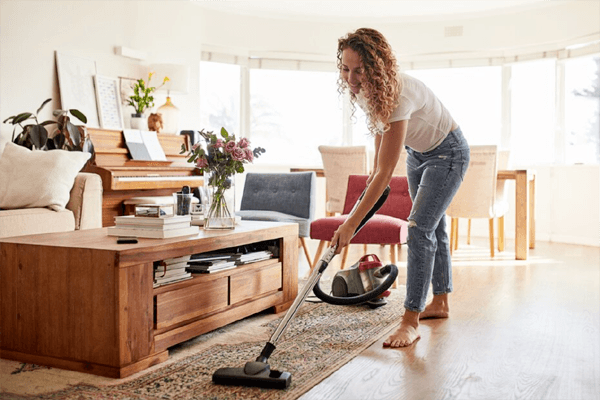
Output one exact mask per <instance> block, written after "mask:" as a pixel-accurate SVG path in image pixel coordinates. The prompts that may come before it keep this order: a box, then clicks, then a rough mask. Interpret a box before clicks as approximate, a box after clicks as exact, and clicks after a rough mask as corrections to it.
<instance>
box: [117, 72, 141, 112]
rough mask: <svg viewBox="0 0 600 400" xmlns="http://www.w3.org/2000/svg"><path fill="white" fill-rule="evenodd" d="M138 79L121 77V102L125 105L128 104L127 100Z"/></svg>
mask: <svg viewBox="0 0 600 400" xmlns="http://www.w3.org/2000/svg"><path fill="white" fill-rule="evenodd" d="M136 81H137V80H136V79H133V78H124V77H122V76H120V77H119V85H120V87H121V104H122V105H123V107H126V106H127V100H129V96H131V95H132V94H133V85H134V84H135V82H136Z"/></svg>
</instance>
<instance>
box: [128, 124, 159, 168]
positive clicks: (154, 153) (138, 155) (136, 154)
mask: <svg viewBox="0 0 600 400" xmlns="http://www.w3.org/2000/svg"><path fill="white" fill-rule="evenodd" d="M123 137H124V138H125V144H126V145H127V149H129V153H130V154H131V158H132V159H134V160H142V161H167V156H166V155H165V152H164V150H163V148H162V146H161V145H160V142H159V141H158V136H156V132H154V131H140V130H137V129H123Z"/></svg>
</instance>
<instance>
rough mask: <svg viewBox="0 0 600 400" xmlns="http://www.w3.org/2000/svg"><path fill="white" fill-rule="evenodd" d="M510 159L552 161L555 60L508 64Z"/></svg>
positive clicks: (515, 160) (519, 161)
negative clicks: (510, 66)
mask: <svg viewBox="0 0 600 400" xmlns="http://www.w3.org/2000/svg"><path fill="white" fill-rule="evenodd" d="M511 75H512V76H511V82H510V88H511V89H510V92H511V100H510V101H511V137H510V153H511V155H510V157H511V162H512V163H515V164H517V165H535V164H549V163H552V162H554V142H555V139H554V138H555V126H556V124H555V111H554V110H555V87H556V83H555V82H556V61H555V60H541V61H531V62H523V63H517V64H514V65H512V73H511Z"/></svg>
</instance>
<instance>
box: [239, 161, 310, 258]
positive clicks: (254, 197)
mask: <svg viewBox="0 0 600 400" xmlns="http://www.w3.org/2000/svg"><path fill="white" fill-rule="evenodd" d="M316 186H317V178H316V175H315V173H314V172H289V173H248V174H247V175H246V183H245V184H244V192H243V194H242V203H241V206H240V211H238V212H236V215H239V216H241V217H242V220H253V221H278V222H295V223H297V224H298V236H299V237H300V243H301V245H302V248H303V249H304V254H305V255H306V259H307V260H308V264H309V265H310V267H311V268H312V262H311V257H310V254H309V252H308V247H307V246H306V242H305V240H304V238H306V237H310V224H311V222H312V221H313V219H314V218H315V209H316V190H317V189H316Z"/></svg>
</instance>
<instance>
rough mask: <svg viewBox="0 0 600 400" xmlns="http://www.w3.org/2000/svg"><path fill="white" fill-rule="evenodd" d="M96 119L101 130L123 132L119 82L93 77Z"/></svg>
mask: <svg viewBox="0 0 600 400" xmlns="http://www.w3.org/2000/svg"><path fill="white" fill-rule="evenodd" d="M94 82H95V87H96V102H97V104H98V119H99V121H100V127H101V128H102V129H116V130H123V128H124V124H123V113H122V111H121V94H120V90H119V81H118V79H117V78H111V77H107V76H102V75H96V76H94Z"/></svg>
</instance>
